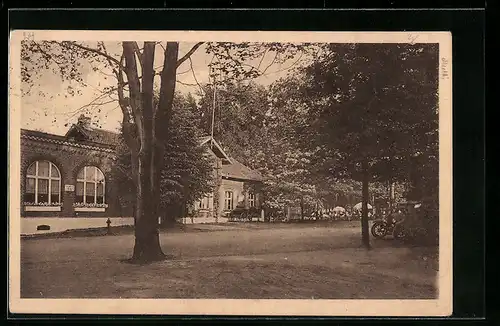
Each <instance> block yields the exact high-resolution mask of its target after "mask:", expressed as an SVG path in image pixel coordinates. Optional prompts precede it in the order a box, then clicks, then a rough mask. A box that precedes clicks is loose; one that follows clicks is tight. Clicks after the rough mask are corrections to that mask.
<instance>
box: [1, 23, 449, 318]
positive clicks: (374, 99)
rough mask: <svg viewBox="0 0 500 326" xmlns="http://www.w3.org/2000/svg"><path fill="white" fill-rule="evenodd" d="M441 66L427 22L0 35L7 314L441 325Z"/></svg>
mask: <svg viewBox="0 0 500 326" xmlns="http://www.w3.org/2000/svg"><path fill="white" fill-rule="evenodd" d="M451 65H452V58H451V34H450V33H448V32H425V33H424V32H413V33H407V32H355V33H354V32H353V33H345V32H342V33H333V32H237V31H227V32H223V31H221V32H202V31H196V32H194V31H184V32H181V31H179V32H173V31H163V32H161V31H155V32H146V31H120V32H118V31H48V30H47V31H43V30H39V31H28V30H17V31H13V32H11V40H10V76H9V78H10V79H9V81H10V85H9V89H10V94H9V122H10V123H9V165H8V166H9V168H8V169H9V172H8V173H9V252H10V253H9V259H10V262H9V268H10V270H9V286H10V288H9V295H10V298H9V299H10V308H11V311H13V312H19V313H87V314H88V313H99V314H130V313H133V314H139V313H141V314H199V315H210V314H217V315H234V314H237V315H331V316H333V315H336V316H362V315H371V316H382V315H383V316H416V315H430V316H446V315H449V314H451V311H452V290H451V289H452V285H451V284H452V239H451V237H452V159H451V153H452V139H451V130H452V129H451V117H452V107H451V71H452V69H451ZM69 299H71V300H69ZM96 299H99V300H96Z"/></svg>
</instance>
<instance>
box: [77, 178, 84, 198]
mask: <svg viewBox="0 0 500 326" xmlns="http://www.w3.org/2000/svg"><path fill="white" fill-rule="evenodd" d="M76 195H77V196H82V198H83V182H77V183H76ZM82 201H83V199H82Z"/></svg>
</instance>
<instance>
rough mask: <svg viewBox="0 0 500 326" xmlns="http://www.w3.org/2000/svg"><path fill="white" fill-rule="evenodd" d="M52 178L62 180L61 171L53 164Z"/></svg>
mask: <svg viewBox="0 0 500 326" xmlns="http://www.w3.org/2000/svg"><path fill="white" fill-rule="evenodd" d="M50 176H51V177H52V178H60V177H61V176H60V175H59V171H58V170H57V167H56V166H55V165H54V164H52V168H51V170H50Z"/></svg>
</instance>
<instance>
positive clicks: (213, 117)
mask: <svg viewBox="0 0 500 326" xmlns="http://www.w3.org/2000/svg"><path fill="white" fill-rule="evenodd" d="M216 82H217V81H216V76H215V69H214V101H213V102H214V103H213V107H212V127H211V138H210V139H211V140H210V141H211V142H212V141H213V139H214V123H215V96H216V89H217V88H216Z"/></svg>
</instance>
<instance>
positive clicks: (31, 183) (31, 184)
mask: <svg viewBox="0 0 500 326" xmlns="http://www.w3.org/2000/svg"><path fill="white" fill-rule="evenodd" d="M26 193H30V194H34V193H35V179H34V178H26Z"/></svg>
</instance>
